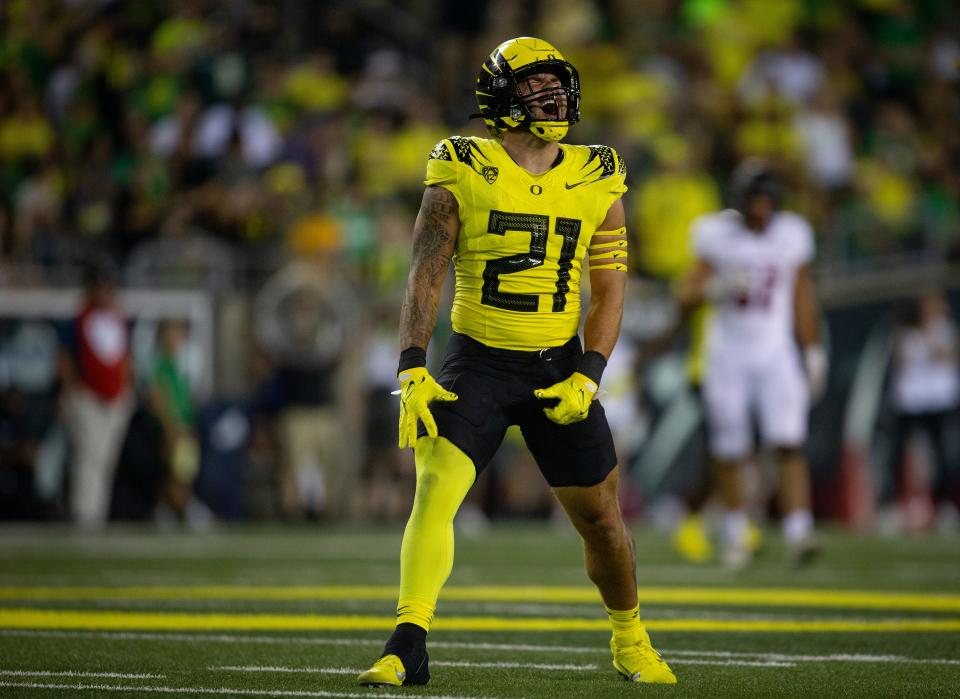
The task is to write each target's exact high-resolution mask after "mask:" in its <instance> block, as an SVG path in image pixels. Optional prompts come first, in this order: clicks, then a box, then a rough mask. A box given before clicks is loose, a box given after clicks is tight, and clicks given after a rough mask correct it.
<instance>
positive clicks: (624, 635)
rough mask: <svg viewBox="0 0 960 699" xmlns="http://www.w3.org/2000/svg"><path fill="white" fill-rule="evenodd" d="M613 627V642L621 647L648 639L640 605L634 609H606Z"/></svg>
mask: <svg viewBox="0 0 960 699" xmlns="http://www.w3.org/2000/svg"><path fill="white" fill-rule="evenodd" d="M605 608H606V610H607V615H608V616H609V617H610V625H611V626H612V627H613V640H614V643H616V644H617V645H618V646H619V647H621V648H624V647H626V646H632V645H635V644H637V643H639V642H641V641H642V640H644V639H645V638H647V630H646V629H645V628H644V626H643V624H641V623H640V603H639V602H638V603H637V606H635V607H634V608H633V609H625V610H622V611H621V610H618V609H610V607H605Z"/></svg>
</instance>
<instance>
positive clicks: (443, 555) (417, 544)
mask: <svg viewBox="0 0 960 699" xmlns="http://www.w3.org/2000/svg"><path fill="white" fill-rule="evenodd" d="M414 453H415V456H416V462H417V492H416V495H415V496H414V499H413V511H412V512H411V513H410V519H409V520H407V528H406V530H404V532H403V545H402V546H401V548H400V599H399V601H398V602H397V623H398V624H403V623H410V624H416V625H417V626H419V627H421V628H423V629H425V630H427V631H429V630H430V623H431V622H432V621H433V613H434V610H436V607H437V596H438V595H439V594H440V588H441V587H443V584H444V583H445V582H446V581H447V578H448V577H449V576H450V571H451V570H453V517H454V515H456V514H457V510H458V509H460V503H462V502H463V499H464V498H465V497H466V495H467V491H468V490H470V486H472V485H473V481H474V479H475V478H476V477H477V470H476V469H475V468H474V466H473V462H472V461H471V460H470V458H469V457H468V456H467V455H466V454H464V453H463V452H462V451H460V449H458V448H457V447H455V446H454V445H453V444H451V443H450V442H449V441H448V440H446V439H444V438H443V437H437V438H431V437H421V438H420V439H418V440H417V446H416V448H415V451H414Z"/></svg>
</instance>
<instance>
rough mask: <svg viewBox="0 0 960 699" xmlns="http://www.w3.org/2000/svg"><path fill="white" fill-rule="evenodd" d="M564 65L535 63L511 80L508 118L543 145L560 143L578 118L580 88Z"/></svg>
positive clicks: (574, 77)
mask: <svg viewBox="0 0 960 699" xmlns="http://www.w3.org/2000/svg"><path fill="white" fill-rule="evenodd" d="M579 82H580V81H579V76H578V75H577V71H576V69H575V68H574V67H573V66H572V65H570V64H569V63H567V62H566V61H538V62H537V63H533V64H531V65H529V66H526V67H525V68H524V70H523V72H522V73H520V74H519V75H516V76H515V77H514V83H515V84H516V99H515V100H514V103H513V104H512V105H511V114H510V116H511V117H512V118H513V120H515V121H516V122H517V123H518V125H521V124H525V125H526V126H527V128H528V129H529V131H530V133H532V134H533V135H534V136H536V137H538V138H541V139H543V140H544V141H560V140H562V139H563V138H564V136H566V135H567V130H568V129H569V127H570V125H571V124H575V123H576V122H577V121H578V120H579V118H580V84H579Z"/></svg>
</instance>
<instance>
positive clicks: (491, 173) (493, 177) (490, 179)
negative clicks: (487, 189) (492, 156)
mask: <svg viewBox="0 0 960 699" xmlns="http://www.w3.org/2000/svg"><path fill="white" fill-rule="evenodd" d="M481 174H482V175H483V179H485V180H486V181H487V184H493V183H494V182H496V181H497V176H498V175H499V174H500V170H499V169H498V168H495V167H491V166H490V165H484V166H483V170H482V172H481Z"/></svg>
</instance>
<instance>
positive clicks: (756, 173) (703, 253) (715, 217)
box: [680, 160, 827, 567]
mask: <svg viewBox="0 0 960 699" xmlns="http://www.w3.org/2000/svg"><path fill="white" fill-rule="evenodd" d="M733 192H734V199H735V206H736V208H735V209H728V210H726V211H722V212H719V213H713V214H707V215H705V216H703V217H701V218H700V219H698V220H697V221H696V222H695V223H694V246H695V249H696V256H697V262H696V264H695V267H694V269H693V271H692V273H691V275H690V276H689V278H688V279H687V280H686V282H685V284H684V286H683V287H682V289H681V291H680V303H681V306H682V307H684V308H686V309H690V308H692V307H694V306H696V305H697V304H699V303H700V302H702V301H704V300H708V301H709V302H710V303H711V305H712V308H713V312H712V314H711V316H710V319H709V321H708V327H707V332H706V338H705V343H706V347H705V353H706V364H705V367H704V375H703V398H704V403H705V407H706V413H707V424H708V431H709V435H710V452H711V456H712V458H713V459H714V460H715V462H716V465H717V475H718V477H719V483H718V485H719V491H720V496H721V499H722V500H723V502H724V504H725V506H726V510H727V511H726V514H725V516H724V524H723V551H722V556H723V559H724V561H725V562H726V563H727V564H728V565H731V566H734V567H736V566H739V565H743V564H745V563H746V562H747V561H748V559H749V556H750V551H749V548H748V547H747V545H746V542H747V541H748V540H749V537H747V536H745V533H746V529H747V527H748V526H749V525H748V519H747V515H746V512H745V508H744V502H743V499H744V498H743V489H742V487H741V484H740V482H739V477H738V476H739V472H740V467H741V465H742V464H743V463H744V462H745V461H746V460H747V459H748V458H749V457H750V456H751V452H752V451H753V443H754V440H753V434H752V430H751V424H752V423H751V420H752V418H753V417H754V416H755V417H756V418H757V419H758V421H759V426H760V429H761V435H762V437H763V441H764V442H765V443H766V444H767V445H769V446H771V447H773V449H774V450H775V453H776V456H777V458H778V462H779V470H780V483H779V496H780V509H781V512H782V514H783V520H782V528H783V535H784V537H785V540H786V542H787V545H788V547H789V550H790V551H791V555H792V556H793V557H794V558H795V559H796V561H797V562H803V561H805V560H807V559H808V558H809V557H810V556H811V555H812V554H813V553H815V551H816V548H815V545H814V540H813V515H812V513H811V509H810V483H809V473H808V468H807V463H806V460H805V457H804V455H803V444H804V441H805V440H806V434H807V411H808V408H809V405H810V402H811V399H812V400H816V399H818V398H819V397H820V395H821V394H822V393H823V391H824V389H825V387H826V380H827V357H826V353H825V352H824V349H823V346H822V345H821V343H820V325H819V309H818V306H817V302H816V298H815V296H814V287H813V282H812V280H811V275H810V270H809V264H810V261H811V260H812V259H813V255H814V243H813V232H812V230H811V228H810V225H809V224H808V223H807V221H806V220H804V219H803V218H802V217H801V216H799V215H798V214H795V213H791V212H788V211H782V210H780V204H781V199H782V196H783V185H782V183H781V182H780V180H779V179H778V178H777V177H776V175H775V174H774V173H773V172H772V171H770V170H769V169H767V168H766V167H765V166H764V165H763V163H761V162H759V161H753V160H749V161H746V162H744V163H743V164H742V165H741V166H740V167H739V168H738V169H737V171H736V172H735V173H734V178H733ZM798 343H799V351H798V346H797V345H798Z"/></svg>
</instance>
